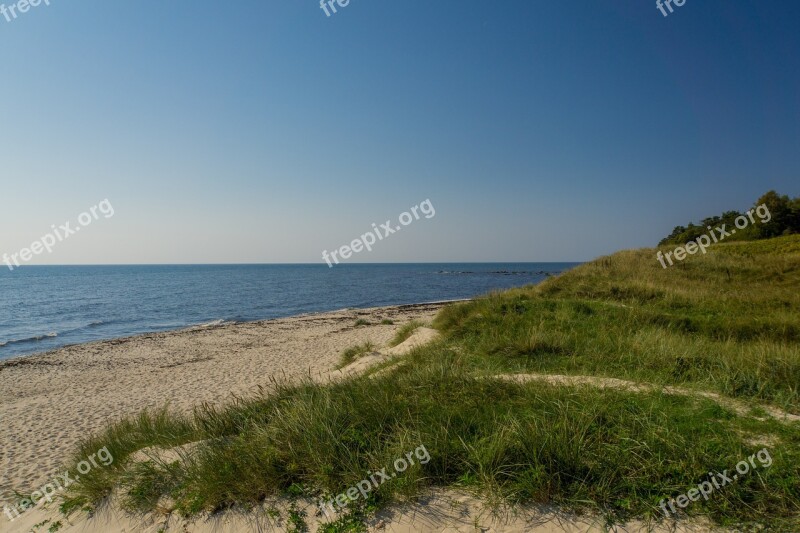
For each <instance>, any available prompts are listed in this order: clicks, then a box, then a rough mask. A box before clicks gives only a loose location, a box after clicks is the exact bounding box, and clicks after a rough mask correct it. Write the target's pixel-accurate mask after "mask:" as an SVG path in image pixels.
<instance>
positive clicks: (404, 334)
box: [389, 320, 425, 346]
mask: <svg viewBox="0 0 800 533" xmlns="http://www.w3.org/2000/svg"><path fill="white" fill-rule="evenodd" d="M424 325H425V324H424V323H422V322H420V321H419V320H412V321H411V322H409V323H407V324H403V325H402V326H401V327H400V329H399V330H397V333H396V334H395V336H394V338H393V339H392V340H391V341H389V346H397V345H398V344H400V343H402V342H404V341H405V340H406V339H408V338H409V337H410V336H411V335H412V334H413V333H414V331H415V330H416V329H417V328H420V327H422V326H424Z"/></svg>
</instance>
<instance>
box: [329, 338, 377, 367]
mask: <svg viewBox="0 0 800 533" xmlns="http://www.w3.org/2000/svg"><path fill="white" fill-rule="evenodd" d="M372 351H375V345H374V344H373V343H371V342H369V341H367V342H364V343H362V344H359V345H357V346H352V347H350V348H348V349H346V350H345V351H344V352H342V355H341V357H340V358H339V364H338V365H337V366H336V368H337V369H341V368H344V367H346V366H347V365H349V364H350V363H352V362H353V361H355V360H356V359H358V358H359V357H361V356H362V355H364V354H366V353H370V352H372Z"/></svg>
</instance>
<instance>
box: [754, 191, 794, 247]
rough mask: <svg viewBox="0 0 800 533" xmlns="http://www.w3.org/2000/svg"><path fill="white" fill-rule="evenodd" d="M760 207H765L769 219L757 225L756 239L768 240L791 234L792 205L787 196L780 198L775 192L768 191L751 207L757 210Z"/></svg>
mask: <svg viewBox="0 0 800 533" xmlns="http://www.w3.org/2000/svg"><path fill="white" fill-rule="evenodd" d="M760 205H766V206H767V209H769V212H770V215H771V218H770V220H769V222H760V223H758V226H757V234H758V238H761V239H768V238H770V237H778V236H780V235H784V234H788V233H791V229H792V228H791V225H792V224H791V223H792V205H791V200H789V197H788V196H786V195H783V196H781V195H779V194H778V193H776V192H775V191H769V192H767V193H766V194H764V195H763V196H762V197H761V198H759V199H758V200H756V203H755V206H753V207H754V208H758V206H760Z"/></svg>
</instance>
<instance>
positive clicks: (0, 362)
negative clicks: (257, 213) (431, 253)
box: [0, 298, 474, 371]
mask: <svg viewBox="0 0 800 533" xmlns="http://www.w3.org/2000/svg"><path fill="white" fill-rule="evenodd" d="M473 299H474V298H459V299H455V300H435V301H431V302H419V303H412V304H393V305H384V306H377V307H343V308H339V309H331V310H328V311H312V312H309V313H300V314H297V315H286V316H279V317H274V318H258V319H255V320H225V319H217V320H212V321H211V322H201V323H198V324H190V325H186V326H180V327H177V328H170V329H163V330H156V331H146V332H142V333H134V334H131V335H123V336H121V337H109V338H107V339H98V340H92V341H87V342H75V343H71V344H65V345H63V346H59V347H58V348H51V349H49V350H44V351H41V352H32V353H25V354H17V355H12V356H10V357H7V358H0V371H2V369H3V367H4V366H6V365H7V364H8V363H12V364H11V365H9V366H15V365H18V364H24V363H19V362H18V360H19V359H27V358H31V357H40V356H45V355H50V354H53V353H56V352H58V351H61V350H64V349H67V348H74V347H76V346H88V345H93V344H102V343H112V342H117V341H127V340H131V339H136V338H139V337H148V336H152V335H161V334H173V333H181V332H186V331H193V330H197V329H203V330H205V329H212V328H217V327H223V326H234V325H239V324H258V323H262V322H271V321H274V320H284V319H288V318H302V317H309V316H314V315H324V314H329V313H339V312H346V311H364V310H373V309H390V308H398V309H405V308H409V309H410V308H414V307H419V306H426V305H441V306H444V305H447V304H451V303H459V302H468V301H470V300H473ZM2 346H4V345H0V347H2Z"/></svg>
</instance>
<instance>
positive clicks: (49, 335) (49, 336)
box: [0, 331, 58, 346]
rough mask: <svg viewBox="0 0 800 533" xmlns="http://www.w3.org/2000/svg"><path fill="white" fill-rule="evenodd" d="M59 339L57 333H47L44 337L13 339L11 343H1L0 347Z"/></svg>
mask: <svg viewBox="0 0 800 533" xmlns="http://www.w3.org/2000/svg"><path fill="white" fill-rule="evenodd" d="M55 337H58V333H56V332H55V331H53V332H50V333H45V334H44V335H36V336H34V337H25V338H24V339H11V340H10V341H5V342H0V346H6V345H8V344H26V343H29V342H39V341H43V340H45V339H52V338H55Z"/></svg>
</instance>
